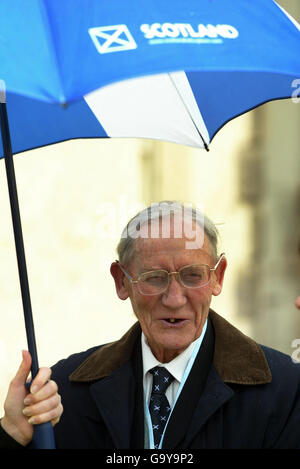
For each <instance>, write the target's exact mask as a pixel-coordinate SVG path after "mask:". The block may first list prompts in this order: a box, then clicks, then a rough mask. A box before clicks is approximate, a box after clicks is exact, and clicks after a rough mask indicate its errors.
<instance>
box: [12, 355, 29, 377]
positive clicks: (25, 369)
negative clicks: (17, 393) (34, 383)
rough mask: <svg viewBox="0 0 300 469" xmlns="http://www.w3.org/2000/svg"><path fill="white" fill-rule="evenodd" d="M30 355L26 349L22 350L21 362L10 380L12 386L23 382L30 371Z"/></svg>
mask: <svg viewBox="0 0 300 469" xmlns="http://www.w3.org/2000/svg"><path fill="white" fill-rule="evenodd" d="M30 367H31V355H30V353H29V352H28V351H27V350H22V362H21V364H20V366H19V369H18V371H17V373H16V375H15V377H14V378H13V380H12V381H11V385H12V386H20V385H23V384H25V382H26V379H27V377H28V375H29V373H30Z"/></svg>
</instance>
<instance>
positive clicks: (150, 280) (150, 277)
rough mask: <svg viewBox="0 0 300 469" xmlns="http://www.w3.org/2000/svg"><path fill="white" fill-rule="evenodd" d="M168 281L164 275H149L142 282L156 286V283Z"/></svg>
mask: <svg viewBox="0 0 300 469" xmlns="http://www.w3.org/2000/svg"><path fill="white" fill-rule="evenodd" d="M165 279H166V276H165V275H164V274H163V273H159V272H158V273H153V274H150V275H149V274H148V275H146V276H144V278H142V280H143V281H144V282H147V283H151V284H154V283H157V282H162V281H164V280H165Z"/></svg>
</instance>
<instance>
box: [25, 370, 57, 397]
mask: <svg viewBox="0 0 300 469" xmlns="http://www.w3.org/2000/svg"><path fill="white" fill-rule="evenodd" d="M51 373H52V370H51V369H50V368H45V367H44V368H40V369H39V371H38V373H37V375H36V376H35V378H34V380H33V381H32V384H31V386H30V392H31V393H32V394H36V393H37V392H38V391H39V390H40V389H41V388H42V387H43V386H44V385H45V383H47V381H49V380H50V377H51Z"/></svg>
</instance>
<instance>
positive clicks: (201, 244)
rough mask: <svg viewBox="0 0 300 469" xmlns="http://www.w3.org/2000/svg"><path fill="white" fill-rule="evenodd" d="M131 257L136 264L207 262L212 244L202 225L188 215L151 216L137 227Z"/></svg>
mask: <svg viewBox="0 0 300 469" xmlns="http://www.w3.org/2000/svg"><path fill="white" fill-rule="evenodd" d="M134 253H135V255H134V260H133V262H135V263H136V264H139V265H141V264H147V263H150V264H151V263H157V264H160V263H163V262H166V261H167V260H168V259H169V260H174V261H175V262H176V263H186V264H192V263H202V262H206V263H208V262H209V260H210V258H211V247H210V243H209V241H208V239H207V237H206V236H205V234H204V230H203V228H202V227H201V226H200V225H199V224H198V223H197V222H196V221H195V220H191V219H185V220H184V219H182V218H180V217H176V215H174V216H172V217H170V218H167V217H164V218H161V219H155V220H151V222H148V223H144V224H143V225H142V226H141V227H140V231H139V236H138V237H137V238H136V240H135V246H134Z"/></svg>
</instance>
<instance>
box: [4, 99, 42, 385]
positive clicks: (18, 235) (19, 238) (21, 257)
mask: <svg viewBox="0 0 300 469" xmlns="http://www.w3.org/2000/svg"><path fill="white" fill-rule="evenodd" d="M0 124H1V134H2V144H3V153H4V158H5V167H6V175H7V184H8V191H9V199H10V207H11V215H12V222H13V229H14V237H15V246H16V254H17V261H18V269H19V279H20V286H21V293H22V301H23V309H24V319H25V327H26V334H27V342H28V349H29V352H30V354H31V358H32V365H31V373H32V376H33V377H34V376H35V375H36V373H37V371H38V369H39V366H38V359H37V350H36V341H35V334H34V324H33V317H32V309H31V300H30V292H29V284H28V276H27V267H26V258H25V250H24V242H23V233H22V225H21V217H20V210H19V201H18V193H17V185H16V177H15V170H14V162H13V155H12V148H11V139H10V132H9V125H8V117H7V109H6V103H0Z"/></svg>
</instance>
